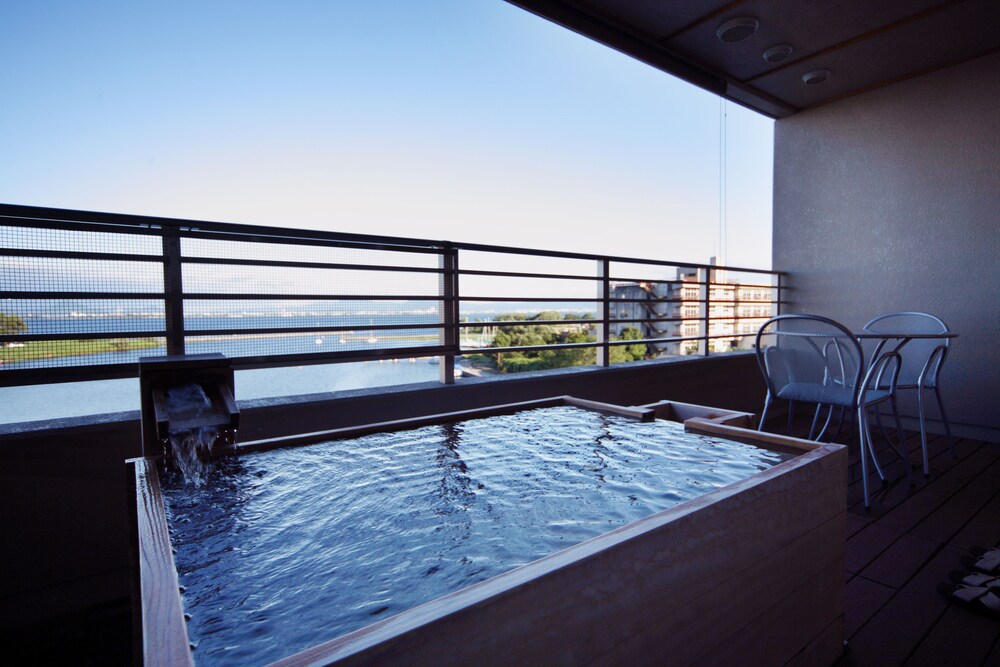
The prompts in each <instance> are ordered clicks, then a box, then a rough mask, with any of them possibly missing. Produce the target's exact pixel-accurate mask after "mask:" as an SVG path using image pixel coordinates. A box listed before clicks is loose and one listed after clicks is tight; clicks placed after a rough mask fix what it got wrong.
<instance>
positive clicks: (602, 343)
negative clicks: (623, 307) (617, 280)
mask: <svg viewBox="0 0 1000 667" xmlns="http://www.w3.org/2000/svg"><path fill="white" fill-rule="evenodd" d="M597 277H598V278H601V280H599V281H597V298H598V299H600V303H601V311H600V315H601V317H600V319H601V323H600V324H598V325H597V343H598V346H597V348H596V351H597V365H598V366H610V365H611V346H610V345H608V341H609V340H610V339H611V335H610V329H611V301H610V299H611V280H610V277H611V262H610V261H608V260H606V259H599V260H597Z"/></svg>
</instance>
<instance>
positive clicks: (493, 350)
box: [459, 341, 603, 354]
mask: <svg viewBox="0 0 1000 667" xmlns="http://www.w3.org/2000/svg"><path fill="white" fill-rule="evenodd" d="M602 345H603V343H601V342H593V341H592V342H587V343H553V344H551V345H525V346H523V347H480V348H461V349H460V350H459V354H477V353H479V354H498V353H499V354H503V353H506V352H538V351H541V350H574V349H578V348H584V347H601V346H602Z"/></svg>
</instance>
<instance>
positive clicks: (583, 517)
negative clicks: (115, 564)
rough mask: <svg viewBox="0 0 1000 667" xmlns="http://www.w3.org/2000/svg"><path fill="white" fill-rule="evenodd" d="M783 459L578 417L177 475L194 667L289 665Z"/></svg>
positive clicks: (453, 428) (474, 426) (176, 530)
mask: <svg viewBox="0 0 1000 667" xmlns="http://www.w3.org/2000/svg"><path fill="white" fill-rule="evenodd" d="M786 458H788V457H787V455H783V454H778V453H775V452H770V451H767V450H762V449H759V448H757V447H753V446H750V445H744V444H741V443H736V442H730V441H725V440H718V439H714V438H708V437H705V436H699V435H693V434H689V433H685V432H684V430H683V427H682V426H681V425H679V424H675V423H672V422H665V421H656V422H649V423H639V422H636V421H635V420H632V419H628V418H625V417H622V416H617V415H606V414H601V413H598V412H594V411H590V410H583V409H579V408H575V407H568V406H567V407H552V408H541V409H536V410H529V411H523V412H519V413H517V414H514V415H507V416H497V417H489V418H482V419H470V420H466V421H461V422H455V423H449V424H444V425H437V426H427V427H423V428H418V429H412V430H408V431H399V432H394V433H378V434H372V435H367V436H363V437H359V438H354V439H348V440H336V441H331V442H327V443H321V444H316V445H308V446H301V447H290V448H285V449H280V450H273V451H268V452H261V453H256V454H248V455H245V456H239V457H228V458H225V459H221V460H219V461H217V462H216V464H215V467H214V469H213V470H211V471H209V472H208V473H207V474H206V475H205V482H204V484H203V485H202V486H201V487H197V488H196V487H192V486H190V485H185V484H183V482H182V481H181V480H180V479H179V475H170V474H167V475H166V476H165V478H164V480H163V489H164V497H165V502H166V506H167V511H168V516H169V520H170V528H171V539H172V542H173V545H174V547H175V548H176V556H175V558H176V563H177V569H178V575H179V578H180V583H181V584H182V585H183V586H184V587H185V589H186V591H185V593H184V602H185V607H186V611H187V612H188V613H189V614H190V615H191V619H190V621H189V624H188V630H189V634H190V638H191V640H192V642H193V643H194V644H195V645H196V649H195V651H194V657H195V660H196V662H197V663H198V664H206V665H211V664H239V665H245V664H262V663H267V662H270V661H273V660H277V659H279V658H282V657H284V656H287V655H290V654H292V653H295V652H297V651H300V650H302V649H305V648H307V647H309V646H313V645H315V644H318V643H321V642H323V641H327V640H330V639H333V638H335V637H337V636H339V635H342V634H344V633H347V632H350V631H352V630H357V629H359V628H362V627H364V626H366V625H369V624H371V623H373V622H375V621H378V620H381V619H384V618H387V617H389V616H391V615H393V614H396V613H399V612H401V611H404V610H406V609H410V608H412V607H414V606H416V605H419V604H421V603H424V602H427V601H429V600H433V599H434V598H437V597H439V596H441V595H444V594H446V593H449V592H452V591H456V590H459V589H461V588H464V587H466V586H469V585H470V584H474V583H476V582H480V581H483V580H485V579H488V578H490V577H493V576H495V575H497V574H500V573H502V572H505V571H507V570H510V569H513V568H515V567H518V566H520V565H524V564H526V563H529V562H531V561H533V560H536V559H538V558H540V557H542V556H545V555H548V554H551V553H554V552H556V551H559V550H562V549H565V548H567V547H570V546H572V545H575V544H577V543H579V542H582V541H584V540H586V539H588V538H591V537H594V536H597V535H600V534H602V533H605V532H607V531H609V530H611V529H613V528H615V527H618V526H621V525H624V524H627V523H630V522H633V521H636V520H638V519H641V518H643V517H646V516H649V515H651V514H653V513H656V512H659V511H661V510H663V509H666V508H668V507H671V506H673V505H676V504H678V503H681V502H684V501H685V500H688V499H691V498H694V497H697V496H699V495H702V494H704V493H707V492H709V491H712V490H714V489H717V488H720V487H722V486H725V485H727V484H730V483H732V482H735V481H737V480H740V479H743V478H746V477H748V476H750V475H753V474H754V473H756V472H758V471H761V470H764V469H766V468H768V467H771V466H773V465H775V464H777V463H779V462H780V461H782V460H785V459H786ZM467 640H469V641H474V640H475V639H474V638H467Z"/></svg>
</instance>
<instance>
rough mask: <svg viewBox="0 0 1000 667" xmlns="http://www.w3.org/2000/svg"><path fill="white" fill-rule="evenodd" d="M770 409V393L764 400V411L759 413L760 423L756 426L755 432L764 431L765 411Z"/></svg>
mask: <svg viewBox="0 0 1000 667" xmlns="http://www.w3.org/2000/svg"><path fill="white" fill-rule="evenodd" d="M769 407H771V392H767V397H766V398H764V411H763V412H761V413H760V423H759V424H757V430H758V431H763V430H764V422H766V421H767V409H768V408H769Z"/></svg>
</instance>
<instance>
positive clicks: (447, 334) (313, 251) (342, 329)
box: [0, 207, 778, 384]
mask: <svg viewBox="0 0 1000 667" xmlns="http://www.w3.org/2000/svg"><path fill="white" fill-rule="evenodd" d="M34 211H35V212H37V214H38V215H39V216H40V217H38V218H30V217H24V216H30V215H32V214H33V212H32V211H28V212H25V209H24V207H6V208H4V209H2V210H0V213H6V214H7V215H8V216H9V217H7V218H6V222H5V223H3V224H0V262H2V267H0V268H2V269H3V270H2V272H0V299H2V301H0V325H2V328H0V355H2V356H0V362H2V364H0V374H3V373H5V372H7V371H17V370H29V371H35V370H42V369H45V370H48V371H52V372H51V373H48V374H46V375H45V376H44V377H45V378H55V379H57V380H59V379H86V377H85V376H92V377H96V376H102V375H103V376H107V375H113V374H117V375H130V374H133V373H134V370H133V369H132V368H131V367H130V365H132V364H134V363H135V361H136V360H137V359H138V358H139V357H141V356H156V355H162V354H165V353H166V352H167V349H168V348H169V349H170V351H171V353H176V352H179V351H184V352H187V353H189V354H196V353H202V352H221V353H223V354H226V355H227V356H230V357H234V358H236V359H237V360H240V359H242V360H243V366H244V367H254V366H266V365H281V364H289V363H296V364H298V363H306V364H314V363H322V362H324V361H332V362H342V361H351V360H358V359H362V360H363V359H370V360H373V361H376V362H377V361H378V360H379V359H382V358H385V359H388V358H392V357H393V356H396V357H400V358H404V359H405V358H407V357H419V356H422V355H427V356H431V355H439V354H458V353H460V352H463V351H464V352H465V353H468V354H470V355H471V354H474V353H475V352H476V351H480V352H481V353H482V354H483V355H493V356H495V357H496V359H497V362H498V363H497V366H498V367H501V366H502V367H503V368H501V369H500V371H501V372H505V371H506V370H510V369H514V367H515V366H517V369H520V370H530V369H532V368H536V367H537V368H544V367H552V365H553V364H554V365H555V366H559V365H579V364H589V363H595V362H598V361H600V362H601V363H605V364H606V363H622V362H623V361H633V360H639V359H646V358H652V357H657V356H665V355H670V354H691V353H699V354H700V353H705V354H709V353H715V352H720V351H721V352H725V351H729V350H731V349H747V348H749V347H751V345H752V341H753V336H752V334H753V333H754V332H755V331H756V328H757V327H758V326H759V325H760V324H761V323H763V321H764V320H766V318H767V317H769V316H770V315H772V314H774V312H776V311H777V301H778V290H777V289H776V288H775V286H774V284H773V283H774V282H775V281H776V277H775V275H774V274H769V273H763V274H758V273H754V272H746V275H745V276H744V275H741V274H740V275H737V273H736V272H729V273H728V274H727V273H726V272H725V271H724V270H722V269H719V268H717V267H706V266H694V267H684V266H677V265H676V264H671V263H668V262H647V261H640V260H636V261H631V260H628V261H626V260H620V259H613V258H602V257H600V256H597V255H595V256H579V255H571V256H561V255H560V253H558V252H551V253H549V252H542V251H530V250H525V251H521V250H517V249H513V248H512V249H501V248H492V249H485V247H484V246H478V245H462V244H454V246H451V245H447V244H445V245H443V246H442V244H437V243H434V242H430V241H413V240H406V239H389V238H384V237H363V236H358V235H344V236H338V235H331V234H323V233H319V232H317V233H315V235H314V234H313V233H311V232H302V231H299V230H288V231H283V230H281V229H277V228H274V229H265V228H260V227H239V226H232V225H219V224H215V223H198V222H193V221H173V220H165V219H150V218H141V217H135V216H117V215H115V216H108V222H107V223H104V222H99V221H98V222H94V221H95V220H100V217H99V216H98V215H97V214H92V213H81V214H80V217H81V220H80V221H79V222H74V221H73V218H72V215H71V214H72V213H73V212H67V211H53V210H50V209H35V210H34ZM15 216H16V217H15ZM49 216H53V217H52V218H50V217H49ZM50 219H52V220H56V219H57V221H50ZM455 248H457V249H455ZM452 253H455V255H456V257H455V258H453V257H452ZM567 255H569V254H567ZM455 261H457V267H458V272H457V274H454V276H453V274H450V273H446V272H445V271H444V270H443V269H442V268H441V267H444V266H456V264H455V263H453V262H455ZM497 274H500V275H497ZM507 274H514V275H507ZM727 275H728V276H729V277H728V278H727ZM734 277H736V278H738V280H739V281H742V280H752V281H753V284H748V285H746V286H744V287H745V288H746V289H744V287H741V286H739V285H734V284H733V283H734V282H738V281H737V280H735V279H734ZM751 288H752V289H754V290H757V292H750V291H747V290H750V289H751ZM605 291H606V294H605V299H606V300H603V299H602V296H601V295H602V294H604V293H605ZM446 295H454V299H455V300H454V301H452V300H451V298H452V297H451V296H446ZM762 297H764V298H762ZM713 299H714V303H713ZM606 311H607V316H605V312H606ZM453 317H455V318H457V319H456V320H453V319H452V318H453ZM605 317H606V319H607V321H605ZM515 320H516V321H515ZM452 322H454V323H455V331H453V330H452V329H451V328H450V327H451V326H452ZM453 333H454V335H452V334H453ZM680 337H683V338H686V339H688V340H685V341H670V342H657V339H663V338H680ZM635 341H638V342H635ZM644 341H649V342H648V343H647V342H644ZM168 343H169V345H168ZM533 347H537V348H542V349H540V350H538V351H530V352H529V349H530V348H533ZM503 348H510V349H511V350H512V351H511V352H508V353H504V352H499V353H497V352H491V351H490V350H491V349H503ZM520 348H525V349H524V350H523V351H522V350H521V349H520ZM602 348H603V352H602ZM285 357H287V359H286V358H285ZM539 360H541V361H540V362H539ZM515 362H516V363H515ZM536 362H539V363H536ZM541 362H544V363H541ZM546 364H548V365H546ZM60 368H66V369H79V368H86V369H88V370H87V371H84V372H79V371H74V373H67V374H65V375H59V374H58V373H57V371H59V369H60ZM494 370H497V369H494ZM90 371H92V372H90ZM0 377H2V375H0ZM20 377H27V376H19V375H17V374H15V373H11V374H10V375H8V378H9V379H6V380H0V382H7V383H9V384H17V383H19V382H20V381H21V380H20V379H19V378H20ZM25 381H26V382H32V381H36V380H34V379H32V378H30V377H28V378H27V379H26V380H25Z"/></svg>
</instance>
